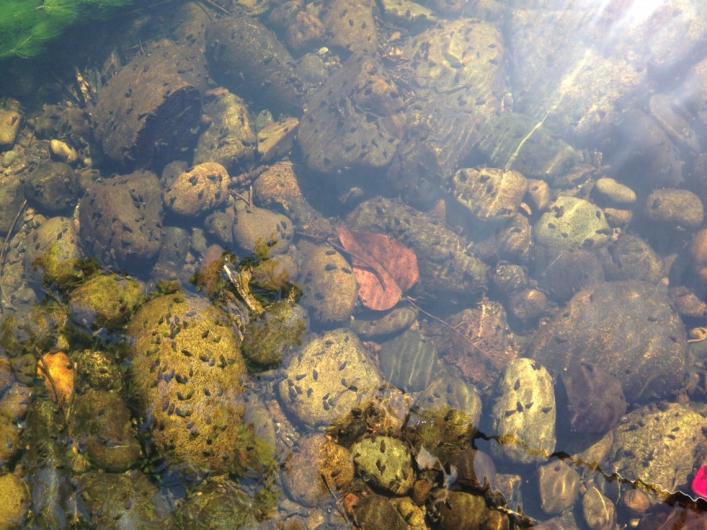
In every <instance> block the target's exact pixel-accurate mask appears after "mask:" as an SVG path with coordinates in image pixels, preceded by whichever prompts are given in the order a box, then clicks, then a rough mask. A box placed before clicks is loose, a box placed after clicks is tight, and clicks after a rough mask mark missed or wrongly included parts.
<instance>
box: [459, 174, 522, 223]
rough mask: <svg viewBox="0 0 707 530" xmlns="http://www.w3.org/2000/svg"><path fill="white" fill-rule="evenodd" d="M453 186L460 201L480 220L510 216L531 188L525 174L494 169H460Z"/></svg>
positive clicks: (500, 218) (507, 217) (501, 218)
mask: <svg viewBox="0 0 707 530" xmlns="http://www.w3.org/2000/svg"><path fill="white" fill-rule="evenodd" d="M452 186H453V195H454V198H455V199H456V200H457V202H458V203H459V204H461V205H462V206H464V207H465V208H466V209H467V210H469V212H470V213H471V214H472V215H473V216H474V217H475V218H476V219H478V220H480V221H492V220H503V219H506V220H508V219H511V218H512V217H513V215H515V212H516V210H517V209H518V207H519V206H520V203H521V202H522V200H523V196H524V195H525V193H526V192H527V191H528V182H527V180H526V178H525V177H524V176H523V175H521V174H520V173H518V172H517V171H503V170H501V169H495V168H480V169H476V168H465V169H460V170H459V171H457V172H456V173H455V174H454V177H453V178H452Z"/></svg>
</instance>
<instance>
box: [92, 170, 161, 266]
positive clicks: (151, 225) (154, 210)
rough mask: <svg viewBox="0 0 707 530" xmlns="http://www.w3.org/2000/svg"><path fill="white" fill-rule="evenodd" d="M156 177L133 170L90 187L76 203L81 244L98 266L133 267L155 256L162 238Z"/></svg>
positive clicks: (159, 192) (158, 185)
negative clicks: (97, 262) (79, 222)
mask: <svg viewBox="0 0 707 530" xmlns="http://www.w3.org/2000/svg"><path fill="white" fill-rule="evenodd" d="M160 195H161V191H160V183H159V180H158V179H157V176H156V175H154V174H153V173H150V172H149V171H136V172H135V173H132V174H130V175H127V176H119V177H112V178H111V179H107V180H104V181H98V182H95V183H94V184H92V185H91V186H90V187H89V189H88V191H87V193H86V195H85V196H84V197H83V198H82V199H81V203H80V216H79V218H80V221H81V228H80V234H81V242H82V244H83V247H84V250H85V251H86V253H87V254H88V255H89V256H91V257H95V258H97V259H98V260H99V261H100V262H101V263H103V264H105V265H110V266H116V265H117V266H121V267H123V268H136V267H139V265H141V264H144V263H145V262H146V261H149V260H151V259H152V258H154V257H155V255H156V254H157V252H158V251H159V248H160V239H161V237H162V225H161V222H162V200H161V198H160Z"/></svg>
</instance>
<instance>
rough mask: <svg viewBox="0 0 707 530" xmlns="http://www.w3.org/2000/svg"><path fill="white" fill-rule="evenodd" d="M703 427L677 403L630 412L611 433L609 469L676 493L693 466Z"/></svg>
mask: <svg viewBox="0 0 707 530" xmlns="http://www.w3.org/2000/svg"><path fill="white" fill-rule="evenodd" d="M706 427H707V418H706V417H705V416H704V415H703V414H700V413H699V412H696V411H695V410H693V409H691V408H689V407H686V406H684V405H679V404H677V403H670V404H666V405H664V406H661V407H659V408H654V407H651V406H647V407H642V408H640V409H637V410H634V411H632V412H630V413H629V414H627V415H626V416H625V417H624V418H623V419H622V420H621V422H620V423H619V425H618V426H617V427H616V429H615V430H614V445H613V447H612V451H611V455H610V457H609V462H611V468H612V470H613V471H616V472H617V473H619V474H620V475H621V476H622V477H625V478H626V479H628V480H640V481H642V482H643V483H644V484H648V485H651V486H655V487H657V488H658V489H659V490H662V491H676V489H677V488H678V486H680V485H682V484H685V483H686V482H687V478H688V476H689V475H690V474H691V473H692V472H693V470H694V469H695V467H696V462H695V459H696V458H697V457H698V451H699V450H700V448H701V447H702V448H704V429H705V428H706Z"/></svg>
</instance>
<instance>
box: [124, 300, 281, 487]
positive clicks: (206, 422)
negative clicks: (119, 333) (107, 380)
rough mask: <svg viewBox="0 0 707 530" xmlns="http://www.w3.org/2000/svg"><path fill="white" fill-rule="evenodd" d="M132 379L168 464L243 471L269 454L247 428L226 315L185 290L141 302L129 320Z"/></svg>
mask: <svg viewBox="0 0 707 530" xmlns="http://www.w3.org/2000/svg"><path fill="white" fill-rule="evenodd" d="M127 335H128V337H129V339H130V340H131V343H132V352H133V355H132V370H131V374H132V381H133V385H134V389H135V393H136V395H137V396H138V397H139V400H140V402H141V404H142V406H143V408H144V411H145V414H146V416H147V418H148V419H149V420H150V422H149V425H150V426H151V429H152V438H153V440H154V442H155V445H156V446H157V448H158V450H159V451H160V452H161V453H162V455H163V456H164V457H165V459H166V460H167V461H168V462H170V463H172V464H175V465H178V466H182V467H185V468H187V469H192V470H197V471H199V470H211V471H214V472H232V473H244V472H245V471H246V470H247V469H249V468H251V467H259V466H262V465H265V462H266V460H267V454H268V449H267V447H265V446H263V444H259V443H257V440H254V439H253V434H252V432H250V431H248V429H247V428H246V427H245V426H244V425H243V423H242V421H241V420H242V418H243V414H244V405H243V403H242V400H241V399H240V395H241V393H242V382H241V379H242V378H243V377H244V375H245V372H246V367H245V361H244V360H243V357H242V356H241V353H240V341H239V339H238V336H237V335H236V332H235V330H234V329H233V327H232V324H231V322H230V320H229V318H228V316H227V315H225V314H224V313H223V312H221V311H220V310H219V309H217V308H216V307H214V306H213V305H211V304H210V303H209V302H208V301H207V300H205V299H203V298H198V297H195V296H187V295H184V294H181V293H177V294H171V295H163V296H159V297H157V298H154V299H152V300H150V301H149V302H147V303H146V304H145V305H143V306H142V307H141V308H140V309H139V310H138V311H137V313H136V314H135V315H134V316H133V317H132V319H131V320H130V322H129V324H128V327H127Z"/></svg>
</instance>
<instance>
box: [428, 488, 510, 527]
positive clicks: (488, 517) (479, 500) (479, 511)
mask: <svg viewBox="0 0 707 530" xmlns="http://www.w3.org/2000/svg"><path fill="white" fill-rule="evenodd" d="M436 508H437V512H438V514H439V519H440V520H439V528H441V529H442V530H465V529H467V528H479V529H481V528H483V529H487V528H488V529H492V528H498V529H507V528H508V525H509V523H508V516H506V515H504V514H501V513H500V512H497V511H494V510H492V509H490V508H488V507H487V506H486V501H485V500H484V498H483V497H482V496H480V495H472V494H471V493H466V492H463V491H450V492H449V493H448V494H447V496H446V498H445V499H444V501H443V502H439V503H438V504H436Z"/></svg>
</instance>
